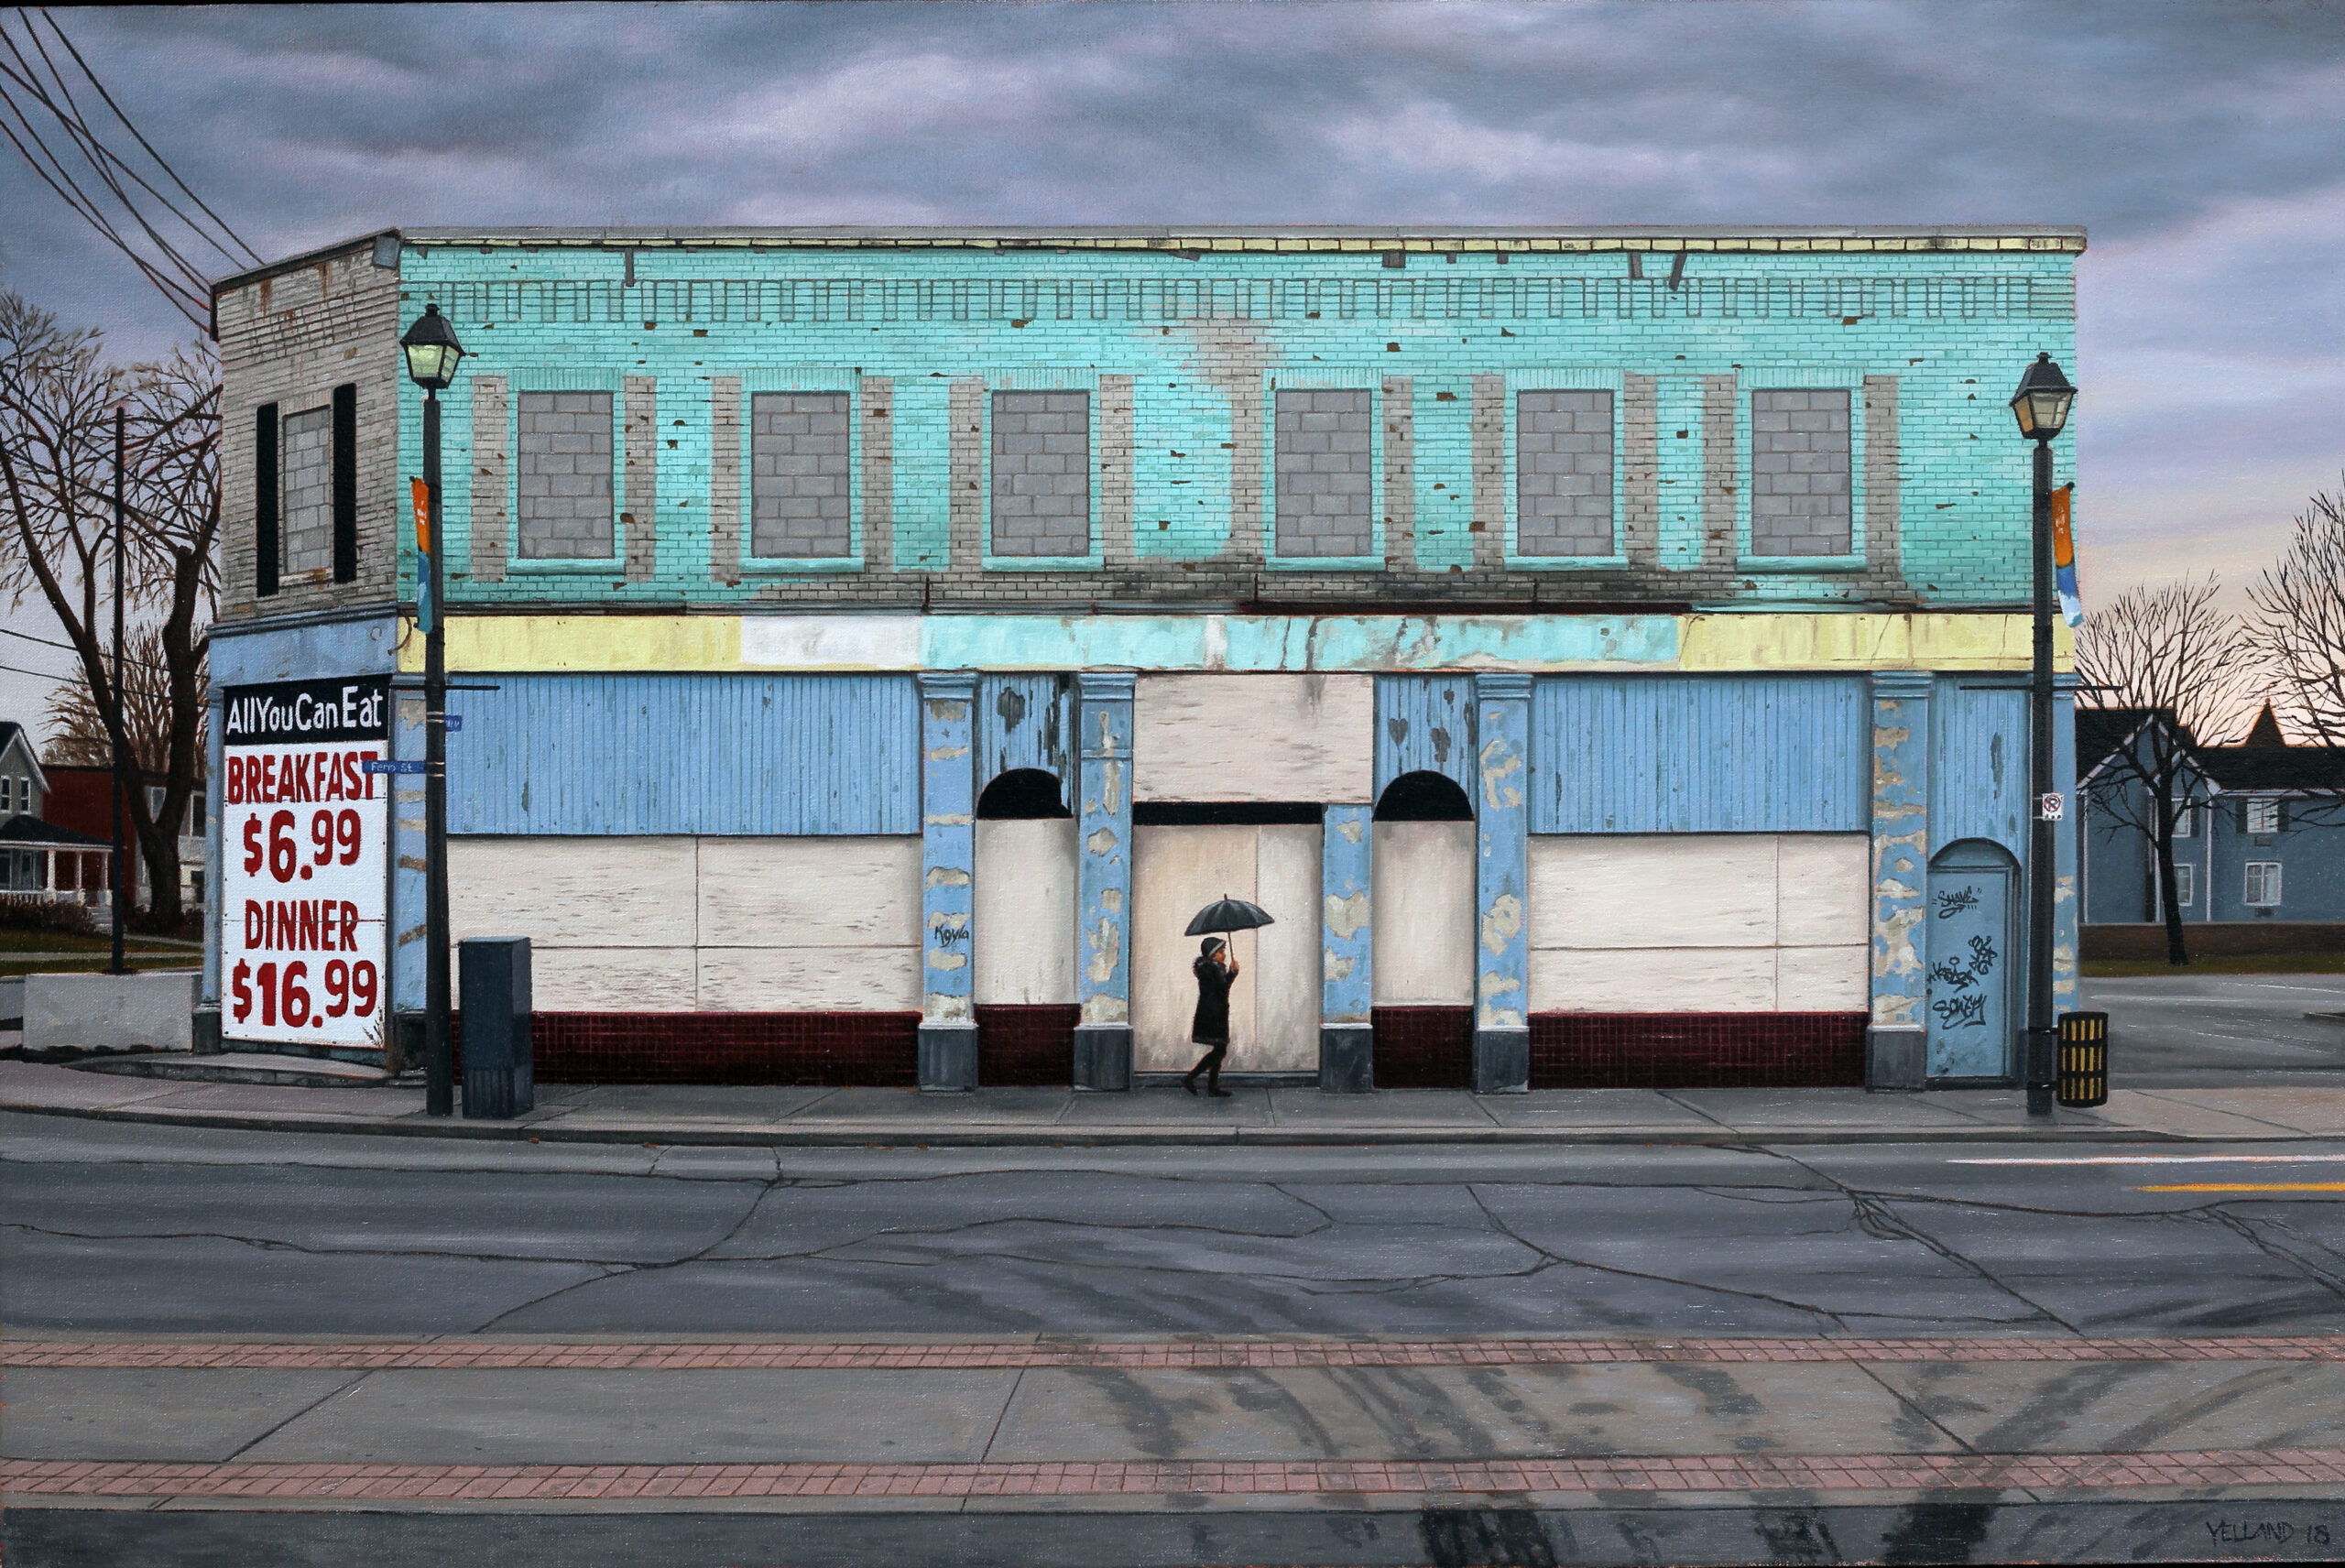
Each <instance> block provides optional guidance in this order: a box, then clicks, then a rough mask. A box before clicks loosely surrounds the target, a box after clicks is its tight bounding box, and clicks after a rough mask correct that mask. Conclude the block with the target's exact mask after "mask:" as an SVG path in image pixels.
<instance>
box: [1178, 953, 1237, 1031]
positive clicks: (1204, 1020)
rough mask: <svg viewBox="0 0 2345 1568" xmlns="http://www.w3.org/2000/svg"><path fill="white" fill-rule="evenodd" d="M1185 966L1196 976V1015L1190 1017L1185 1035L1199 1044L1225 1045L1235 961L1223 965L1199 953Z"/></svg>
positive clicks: (1234, 977)
mask: <svg viewBox="0 0 2345 1568" xmlns="http://www.w3.org/2000/svg"><path fill="white" fill-rule="evenodd" d="M1189 969H1190V971H1191V973H1193V974H1194V975H1196V977H1197V1015H1196V1017H1195V1018H1194V1019H1192V1020H1191V1021H1190V1024H1189V1038H1190V1039H1191V1040H1194V1041H1196V1043H1197V1044H1199V1045H1227V1044H1228V1043H1229V987H1230V985H1231V984H1232V983H1233V982H1235V981H1236V980H1237V978H1238V965H1237V964H1230V965H1229V966H1228V967H1227V968H1224V967H1223V966H1222V965H1221V964H1217V963H1216V962H1215V961H1214V960H1212V959H1210V958H1206V957H1204V956H1202V955H1200V956H1199V958H1198V959H1197V961H1196V962H1195V963H1194V964H1191V965H1189Z"/></svg>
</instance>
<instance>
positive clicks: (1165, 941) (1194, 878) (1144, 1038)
mask: <svg viewBox="0 0 2345 1568" xmlns="http://www.w3.org/2000/svg"><path fill="white" fill-rule="evenodd" d="M1256 831H1257V830H1255V829H1253V828H1250V827H1143V828H1135V829H1133V830H1132V968H1131V987H1132V1062H1133V1065H1134V1066H1135V1067H1136V1068H1138V1069H1139V1070H1140V1071H1141V1072H1145V1073H1162V1072H1167V1071H1171V1072H1186V1071H1188V1068H1189V1065H1190V1063H1191V1062H1194V1061H1195V1060H1196V1059H1197V1057H1198V1056H1199V1055H1201V1054H1202V1051H1201V1049H1200V1048H1199V1047H1197V1046H1194V1045H1192V1044H1191V1043H1190V1042H1189V1020H1190V1018H1192V1017H1193V1016H1194V1013H1195V1011H1196V1005H1197V985H1196V981H1195V980H1194V978H1192V976H1191V975H1190V973H1189V965H1190V964H1191V963H1192V961H1194V959H1195V958H1196V956H1197V942H1198V939H1197V938H1195V937H1193V936H1184V935H1183V934H1182V932H1183V929H1184V928H1185V927H1186V926H1187V925H1188V923H1189V919H1190V917H1191V916H1193V915H1194V914H1195V913H1196V912H1197V911H1198V910H1199V909H1203V908H1204V907H1205V905H1207V904H1209V903H1211V902H1213V901H1214V900H1215V899H1216V898H1221V897H1223V896H1225V895H1227V897H1229V898H1247V899H1251V898H1253V897H1254V879H1255V875H1256V873H1255V843H1254V835H1255V833H1256ZM1229 945H1230V950H1231V952H1232V953H1235V954H1236V956H1237V959H1238V968H1239V970H1240V974H1239V975H1238V984H1237V985H1235V986H1233V987H1232V988H1231V990H1230V995H1229V1040H1230V1053H1231V1054H1232V1055H1233V1056H1235V1055H1237V1054H1238V1053H1239V1052H1241V1051H1246V1050H1248V1049H1249V1047H1250V1046H1251V1045H1252V1044H1253V1040H1254V967H1255V945H1256V942H1255V937H1254V933H1253V932H1251V931H1238V932H1237V933H1235V934H1234V935H1233V936H1232V937H1231V938H1230V942H1229Z"/></svg>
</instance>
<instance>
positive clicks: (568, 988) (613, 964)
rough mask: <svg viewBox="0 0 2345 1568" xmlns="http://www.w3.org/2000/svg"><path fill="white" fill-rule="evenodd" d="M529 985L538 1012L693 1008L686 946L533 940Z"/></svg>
mask: <svg viewBox="0 0 2345 1568" xmlns="http://www.w3.org/2000/svg"><path fill="white" fill-rule="evenodd" d="M450 869H451V870H452V871H453V869H454V867H453V866H451V867H450ZM490 934H496V933H490ZM503 934H508V935H509V934H511V933H509V932H507V933H503ZM529 983H530V988H531V995H530V1004H531V1005H532V1006H533V1007H536V1008H537V1010H538V1011H539V1012H541V1013H689V1012H691V1011H693V1006H694V985H693V950H692V949H691V948H689V947H540V946H538V945H537V944H536V943H535V942H532V943H531V944H530V946H529Z"/></svg>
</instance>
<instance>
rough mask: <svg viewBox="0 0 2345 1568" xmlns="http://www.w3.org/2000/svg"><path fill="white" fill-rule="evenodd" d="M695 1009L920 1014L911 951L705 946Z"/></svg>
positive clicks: (915, 953) (916, 953)
mask: <svg viewBox="0 0 2345 1568" xmlns="http://www.w3.org/2000/svg"><path fill="white" fill-rule="evenodd" d="M699 959H700V964H699V990H700V1007H701V1010H702V1011H703V1012H708V1013H902V1012H917V1011H919V1010H920V1000H921V998H920V950H919V949H918V948H913V947H704V948H702V949H701V950H700V953H699Z"/></svg>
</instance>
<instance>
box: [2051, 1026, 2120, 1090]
mask: <svg viewBox="0 0 2345 1568" xmlns="http://www.w3.org/2000/svg"><path fill="white" fill-rule="evenodd" d="M2060 1103H2061V1104H2062V1105H2066V1106H2067V1107H2068V1108H2069V1109H2070V1110H2077V1111H2086V1110H2090V1109H2091V1108H2092V1107H2093V1106H2095V1105H2107V1104H2109V1015H2108V1014H2107V1013H2062V1014H2061V1015H2060Z"/></svg>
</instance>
